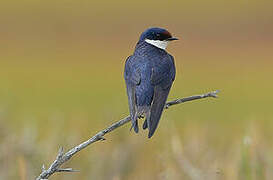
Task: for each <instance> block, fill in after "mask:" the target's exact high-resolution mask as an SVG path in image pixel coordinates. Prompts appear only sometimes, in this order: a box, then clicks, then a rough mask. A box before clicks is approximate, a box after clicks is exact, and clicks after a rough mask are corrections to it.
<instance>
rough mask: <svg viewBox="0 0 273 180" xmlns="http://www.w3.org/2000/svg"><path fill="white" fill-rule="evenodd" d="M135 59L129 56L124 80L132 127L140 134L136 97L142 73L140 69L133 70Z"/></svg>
mask: <svg viewBox="0 0 273 180" xmlns="http://www.w3.org/2000/svg"><path fill="white" fill-rule="evenodd" d="M132 60H133V57H132V56H129V57H128V58H127V60H126V63H125V70H124V79H125V81H126V88H127V96H128V102H129V110H130V116H131V120H132V127H133V128H134V130H135V132H136V133H137V132H138V124H137V114H136V95H135V87H136V86H137V85H139V84H140V80H141V77H140V73H139V70H138V69H133V68H132Z"/></svg>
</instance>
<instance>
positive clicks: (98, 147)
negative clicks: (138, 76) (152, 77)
mask: <svg viewBox="0 0 273 180" xmlns="http://www.w3.org/2000/svg"><path fill="white" fill-rule="evenodd" d="M1 3H2V5H1V6H0V10H1V11H0V25H1V29H0V39H1V44H0V54H1V55H0V179H21V180H23V179H33V178H34V177H35V176H37V175H38V174H39V172H40V168H41V165H42V164H45V165H49V164H50V163H51V162H52V161H53V159H54V158H55V155H56V153H57V150H58V148H59V146H64V148H65V149H66V150H67V149H68V148H71V147H72V146H74V145H76V144H78V143H79V142H81V141H83V140H86V139H87V138H88V137H90V136H91V135H93V134H95V133H96V132H97V131H99V130H101V129H102V128H105V127H106V126H108V125H110V124H111V123H112V122H114V121H117V120H119V119H120V118H122V117H124V116H126V115H127V114H128V107H127V97H126V92H125V84H124V81H123V66H124V61H125V59H126V57H127V56H128V55H130V54H131V53H132V51H133V49H134V45H135V43H136V41H137V38H138V36H139V34H140V32H141V31H143V30H144V29H145V28H147V27H149V26H163V27H167V28H168V29H169V30H170V31H171V32H173V34H174V35H175V36H177V37H179V38H180V39H181V41H179V42H176V43H174V44H172V45H170V47H169V50H168V51H169V52H170V53H172V54H173V55H174V56H175V59H176V66H177V77H176V80H175V84H174V86H173V88H172V91H171V93H170V96H169V99H175V98H179V97H185V96H189V95H193V94H199V93H205V92H208V91H211V90H216V89H219V90H221V93H220V94H219V96H220V97H219V99H205V100H200V101H195V102H190V103H187V104H183V105H179V106H177V107H174V108H170V109H169V110H168V112H165V113H164V114H163V117H162V120H161V122H160V125H159V128H158V130H157V132H156V134H155V137H153V138H152V139H151V140H148V139H147V138H146V136H147V132H142V131H141V132H140V134H139V135H135V134H134V133H132V132H130V131H129V125H127V126H125V127H123V128H120V129H118V130H116V131H114V132H113V133H112V134H111V135H108V136H107V137H106V138H107V141H105V142H101V143H97V144H95V145H92V146H91V147H89V148H87V149H86V150H84V151H83V152H81V153H80V155H78V156H75V157H74V158H73V159H72V160H71V161H70V162H69V163H67V164H66V166H67V167H73V168H75V169H79V170H80V172H79V173H74V174H57V175H54V176H53V177H52V179H113V180H116V179H192V178H191V177H192V174H191V171H189V170H188V169H187V168H185V167H184V166H185V164H186V165H189V164H190V165H191V168H192V169H197V171H198V172H201V176H202V177H203V178H204V179H232V180H234V179H259V180H260V179H272V178H273V173H272V171H271V169H272V168H273V156H272V153H271V152H272V150H273V143H272V142H273V139H272V137H273V134H272V129H273V122H272V119H273V112H272V110H271V108H272V105H273V104H272V102H273V96H272V90H273V85H272V83H271V82H272V65H273V63H272V59H273V56H272V27H273V26H272V23H271V22H272V17H273V13H272V11H271V9H270V8H271V6H270V5H271V4H272V3H271V2H266V1H249V2H246V1H229V2H222V1H206V2H205V1H204V2H201V1H191V2H184V1H179V2H178V1H171V2H170V3H167V2H158V1H157V2H155V1H149V2H146V1H145V2H144V1H134V2H132V3H128V2H124V1H121V0H118V1H115V3H113V2H108V1H107V2H106V1H95V2H93V1H90V2H89V1H88V2H87V1H77V2H76V1H63V2H57V1H39V2H36V1H14V2H9V1H6V2H1ZM270 3H271V4H270ZM151 9H154V10H151ZM155 9H156V10H158V9H160V10H162V9H164V11H155ZM155 12H156V13H155ZM177 149H178V151H179V152H176V151H177ZM181 161H182V163H181Z"/></svg>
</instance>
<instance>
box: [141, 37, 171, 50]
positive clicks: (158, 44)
mask: <svg viewBox="0 0 273 180" xmlns="http://www.w3.org/2000/svg"><path fill="white" fill-rule="evenodd" d="M145 41H146V42H147V43H149V44H152V45H154V46H156V47H158V48H160V49H164V50H165V49H166V48H167V46H168V43H169V42H168V41H160V40H150V39H145Z"/></svg>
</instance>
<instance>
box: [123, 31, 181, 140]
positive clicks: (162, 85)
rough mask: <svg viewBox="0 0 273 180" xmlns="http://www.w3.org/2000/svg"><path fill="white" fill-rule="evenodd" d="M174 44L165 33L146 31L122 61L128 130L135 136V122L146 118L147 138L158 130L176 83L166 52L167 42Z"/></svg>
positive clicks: (137, 129) (168, 33) (172, 64)
mask: <svg viewBox="0 0 273 180" xmlns="http://www.w3.org/2000/svg"><path fill="white" fill-rule="evenodd" d="M174 40H178V38H175V37H173V36H172V35H171V33H170V32H169V31H168V30H166V29H163V28H159V27H152V28H148V29H147V30H145V31H144V32H143V33H142V34H141V35H140V38H139V40H138V42H137V44H136V46H135V50H134V53H133V54H132V55H131V56H129V57H128V58H127V59H126V61H125V67H124V79H125V84H126V91H127V96H128V104H129V112H130V118H131V123H132V126H131V129H132V128H133V129H134V131H135V132H136V133H138V131H139V126H138V119H139V118H142V117H144V116H145V121H144V123H143V126H142V128H143V129H144V130H145V129H147V128H148V131H149V132H148V138H151V137H152V136H153V135H154V133H155V130H156V129H157V126H158V123H159V120H160V117H161V115H162V111H163V109H164V106H165V103H166V100H167V97H168V94H169V92H170V89H171V87H172V84H173V81H174V79H175V74H176V69H175V62H174V58H173V56H172V55H170V54H169V53H168V52H167V51H166V48H167V45H168V44H169V42H171V41H174Z"/></svg>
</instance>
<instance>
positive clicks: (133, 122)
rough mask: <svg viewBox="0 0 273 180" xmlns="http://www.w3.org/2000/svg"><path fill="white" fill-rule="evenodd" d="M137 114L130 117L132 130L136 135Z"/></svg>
mask: <svg viewBox="0 0 273 180" xmlns="http://www.w3.org/2000/svg"><path fill="white" fill-rule="evenodd" d="M137 118H138V117H137V112H136V113H135V114H134V116H133V117H132V119H131V121H132V127H131V129H132V128H134V131H135V132H136V133H138V120H137Z"/></svg>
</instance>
